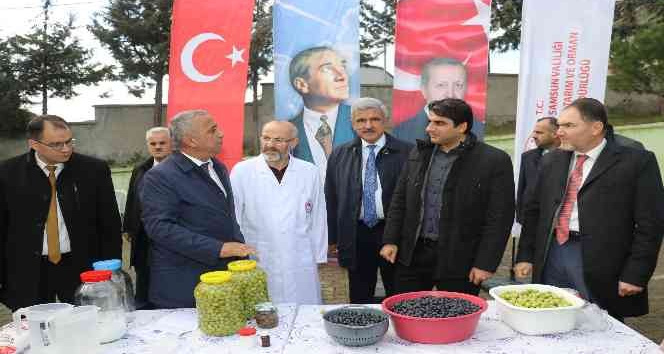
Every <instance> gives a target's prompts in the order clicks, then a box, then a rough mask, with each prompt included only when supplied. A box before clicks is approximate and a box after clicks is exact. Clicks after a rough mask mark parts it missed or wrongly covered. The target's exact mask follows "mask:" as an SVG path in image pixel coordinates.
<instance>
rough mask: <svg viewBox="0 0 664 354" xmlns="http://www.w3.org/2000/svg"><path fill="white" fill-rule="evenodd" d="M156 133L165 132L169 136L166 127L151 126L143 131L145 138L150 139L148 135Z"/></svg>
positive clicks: (169, 132) (169, 133)
mask: <svg viewBox="0 0 664 354" xmlns="http://www.w3.org/2000/svg"><path fill="white" fill-rule="evenodd" d="M157 133H166V135H168V137H169V138H170V137H171V131H170V130H169V129H168V128H166V127H152V128H150V129H148V131H146V132H145V140H148V139H150V137H151V136H152V135H154V134H157Z"/></svg>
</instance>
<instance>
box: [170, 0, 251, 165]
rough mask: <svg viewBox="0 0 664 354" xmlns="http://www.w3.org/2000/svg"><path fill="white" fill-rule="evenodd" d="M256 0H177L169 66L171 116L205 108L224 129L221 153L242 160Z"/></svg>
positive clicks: (231, 162) (232, 161)
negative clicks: (245, 104)
mask: <svg viewBox="0 0 664 354" xmlns="http://www.w3.org/2000/svg"><path fill="white" fill-rule="evenodd" d="M253 7H254V1H253V0H234V1H228V0H176V1H175V3H174V4H173V22H172V28H171V53H170V64H169V90H168V120H169V121H170V120H171V119H173V116H175V115H176V114H177V113H178V112H181V111H184V110H191V109H205V110H207V111H208V112H210V114H211V115H212V117H213V118H214V120H215V121H216V122H217V124H218V126H219V129H221V130H223V132H224V143H223V147H222V150H221V154H220V155H219V156H218V157H219V158H220V159H222V160H223V161H224V163H226V165H227V167H228V168H229V169H230V168H232V166H233V165H234V164H235V163H237V162H238V161H240V160H241V159H242V140H243V129H244V97H245V96H244V94H245V89H246V86H247V67H248V61H249V44H250V37H251V23H252V15H253Z"/></svg>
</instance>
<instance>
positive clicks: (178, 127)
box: [171, 109, 210, 151]
mask: <svg viewBox="0 0 664 354" xmlns="http://www.w3.org/2000/svg"><path fill="white" fill-rule="evenodd" d="M209 115H210V113H209V112H208V111H206V110H204V109H194V110H190V111H182V112H180V113H178V114H176V115H175V116H174V117H173V120H171V137H172V139H173V149H174V150H176V151H180V148H181V147H182V139H184V136H185V135H186V134H187V133H189V131H190V130H191V121H192V120H193V119H194V118H195V117H198V116H209Z"/></svg>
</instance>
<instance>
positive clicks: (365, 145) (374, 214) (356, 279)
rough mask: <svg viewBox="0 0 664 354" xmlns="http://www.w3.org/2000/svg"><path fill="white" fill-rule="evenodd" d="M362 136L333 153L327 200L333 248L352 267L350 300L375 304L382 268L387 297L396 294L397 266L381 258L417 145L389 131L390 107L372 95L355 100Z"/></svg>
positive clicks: (356, 126) (356, 121)
mask: <svg viewBox="0 0 664 354" xmlns="http://www.w3.org/2000/svg"><path fill="white" fill-rule="evenodd" d="M351 111H352V117H353V118H352V120H353V129H354V130H355V132H356V133H357V135H358V137H357V138H355V139H353V140H351V141H350V142H348V143H346V144H343V145H341V146H339V147H337V148H335V149H334V151H333V152H332V155H330V161H329V162H328V165H327V177H326V178H325V198H326V200H327V223H328V225H329V244H330V248H331V249H332V251H333V253H334V251H335V250H338V253H339V264H340V265H341V266H342V267H344V268H347V269H348V279H349V285H350V286H349V288H350V289H349V290H350V302H351V303H354V304H363V303H374V302H376V301H375V299H374V292H375V290H376V278H377V270H378V269H380V274H381V278H382V280H383V285H384V287H385V294H386V295H387V296H390V295H392V294H393V293H394V279H393V278H394V265H393V264H391V263H388V262H387V261H386V260H384V259H382V257H380V255H379V254H378V251H379V250H380V247H381V246H382V238H383V228H384V227H385V216H386V215H387V211H388V210H389V207H390V201H391V200H392V192H394V187H395V186H396V184H397V180H398V179H399V173H400V172H401V168H402V167H403V166H404V165H405V164H406V160H407V159H408V152H409V151H410V150H411V149H412V148H413V145H411V144H409V143H406V142H404V141H401V140H399V139H396V138H394V137H393V136H391V135H389V134H387V133H385V122H386V121H387V109H386V108H385V105H384V104H383V103H382V102H381V101H379V100H377V99H375V98H370V97H363V98H360V99H358V100H357V101H355V102H353V106H352V108H351Z"/></svg>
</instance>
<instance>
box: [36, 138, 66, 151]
mask: <svg viewBox="0 0 664 354" xmlns="http://www.w3.org/2000/svg"><path fill="white" fill-rule="evenodd" d="M35 141H36V142H38V143H39V144H42V145H44V146H48V147H50V148H51V149H53V150H57V151H62V150H64V149H65V146H67V147H73V146H74V145H76V139H73V138H72V139H69V140H67V141H65V142H60V143H45V142H43V141H39V140H36V139H35Z"/></svg>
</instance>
